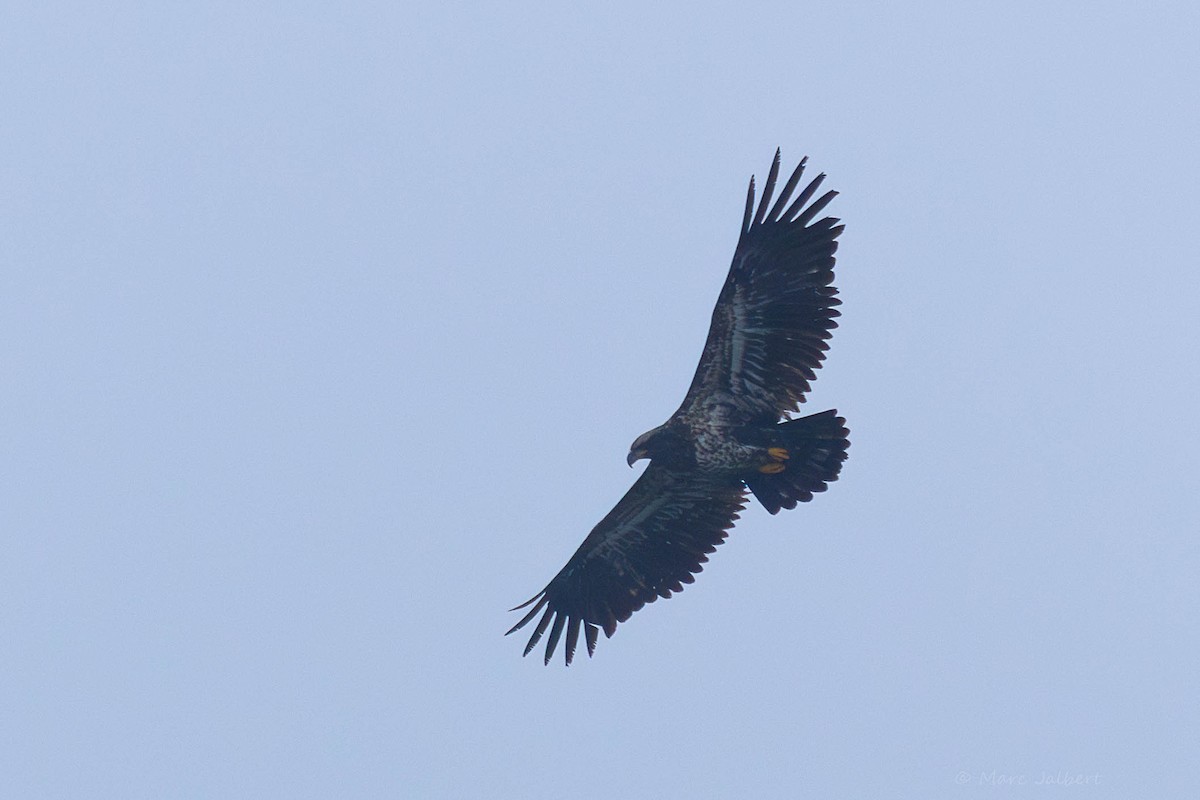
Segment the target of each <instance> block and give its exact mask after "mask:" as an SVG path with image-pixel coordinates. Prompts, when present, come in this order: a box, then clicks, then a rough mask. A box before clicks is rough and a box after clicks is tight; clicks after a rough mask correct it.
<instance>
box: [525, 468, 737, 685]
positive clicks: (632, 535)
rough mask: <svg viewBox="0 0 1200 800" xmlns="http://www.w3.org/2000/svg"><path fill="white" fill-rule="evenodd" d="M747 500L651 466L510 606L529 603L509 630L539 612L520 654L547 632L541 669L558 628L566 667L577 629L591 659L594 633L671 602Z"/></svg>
mask: <svg viewBox="0 0 1200 800" xmlns="http://www.w3.org/2000/svg"><path fill="white" fill-rule="evenodd" d="M745 499H746V487H745V485H744V484H742V482H741V481H732V482H730V481H722V482H714V481H713V480H706V479H704V478H703V477H699V476H696V475H694V474H690V473H679V472H675V471H673V470H671V469H670V468H668V467H664V466H661V465H659V464H658V463H656V462H651V464H650V466H648V467H647V468H646V471H645V472H643V473H642V476H641V477H640V478H638V480H637V482H636V483H634V484H633V486H632V487H631V488H630V489H629V491H628V492H626V494H625V496H624V497H622V498H621V500H620V502H618V503H617V505H616V507H614V508H613V510H612V511H610V512H609V513H608V515H607V516H605V517H604V519H602V520H600V522H599V524H597V525H596V527H595V528H593V529H592V532H591V533H590V534H589V535H588V537H587V538H586V539H584V540H583V544H582V545H580V546H579V549H578V550H577V551H575V555H573V556H571V560H570V561H568V562H567V565H566V566H565V567H563V568H562V570H561V571H560V572H559V573H558V575H556V576H555V577H554V580H552V581H550V584H549V585H548V586H546V588H545V589H543V590H542V591H541V592H539V593H538V594H537V595H536V596H534V597H533V598H532V599H530V600H529V601H528V602H526V603H523V604H522V605H519V606H517V608H515V609H513V610H514V611H516V610H517V609H519V608H525V607H526V606H528V605H530V604H533V608H531V609H530V610H529V612H528V613H527V614H526V615H525V616H524V617H523V618H522V619H521V621H520V622H518V623H517V624H516V625H514V626H513V627H512V628H511V629H510V630H509V631H508V633H512V632H513V631H515V630H517V629H519V628H521V627H523V626H525V625H526V624H527V623H529V622H530V621H531V620H532V619H533V618H534V617H535V616H537V614H538V612H542V618H541V619H540V620H539V621H538V624H537V627H536V628H535V629H534V631H533V635H532V636H530V637H529V644H528V645H526V647H525V655H529V652H530V651H531V650H533V648H534V646H535V645H536V644H537V643H538V640H539V639H541V638H542V634H543V633H545V632H546V629H547V628H548V627H549V628H550V638H549V640H547V642H546V663H547V664H549V663H550V657H551V656H552V655H554V648H555V646H557V644H558V641H559V638H560V637H561V636H562V633H563V628H564V627H565V628H566V633H567V640H566V663H567V664H570V663H571V659H572V658H573V657H574V655H575V647H576V645H577V644H578V642H579V631H580V628H582V629H583V632H584V636H585V638H586V640H587V649H588V655H591V654H592V653H593V652H594V651H595V649H596V640H597V638H598V637H599V630H600V628H603V629H604V633H605V635H606V636H612V635H613V632H614V631H616V629H617V623H619V622H624V621H625V620H627V619H629V617H630V615H632V614H633V612H635V611H637V610H638V609H639V608H641V607H642V606H644V605H645V604H646V603H649V602H653V601H654V600H656V599H657V598H659V597H670V596H671V593H672V592H678V591H682V590H683V584H685V583H691V582H692V581H694V580H695V578H693V577H692V576H693V575H694V574H695V573H697V572H700V570H701V569H703V567H702V566H701V565H702V564H703V563H704V562H706V561H708V555H707V554H708V553H711V552H713V550H715V549H716V547H717V545H718V544H720V543H721V542H722V541H724V539H725V536H726V533H727V532H728V530H729V529H730V528H731V527H733V522H734V520H736V519H737V517H738V512H739V511H741V510H742V508H743V507H744V505H745ZM543 609H545V611H543ZM551 623H553V627H551Z"/></svg>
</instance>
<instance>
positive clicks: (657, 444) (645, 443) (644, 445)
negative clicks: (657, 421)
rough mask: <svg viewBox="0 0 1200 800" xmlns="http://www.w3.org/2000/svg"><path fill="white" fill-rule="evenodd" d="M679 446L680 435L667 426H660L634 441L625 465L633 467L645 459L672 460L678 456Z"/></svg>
mask: <svg viewBox="0 0 1200 800" xmlns="http://www.w3.org/2000/svg"><path fill="white" fill-rule="evenodd" d="M679 445H680V441H679V436H678V434H677V433H676V432H675V431H673V430H671V429H670V428H668V427H667V426H666V425H659V426H658V427H657V428H653V429H651V430H648V431H646V432H645V433H643V434H642V435H641V436H639V437H637V438H636V439H634V440H633V444H631V445H630V446H629V455H628V456H627V457H626V458H625V463H626V464H628V465H629V466H631V467H632V466H633V465H634V463H635V462H637V461H641V460H642V459H643V458H650V459H654V458H664V459H668V460H670V459H672V458H673V457H674V456H675V455H676V453H677V451H678V450H679Z"/></svg>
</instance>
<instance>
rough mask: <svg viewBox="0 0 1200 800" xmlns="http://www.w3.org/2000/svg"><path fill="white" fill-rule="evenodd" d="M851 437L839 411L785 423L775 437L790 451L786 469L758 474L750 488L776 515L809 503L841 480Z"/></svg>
mask: <svg viewBox="0 0 1200 800" xmlns="http://www.w3.org/2000/svg"><path fill="white" fill-rule="evenodd" d="M849 435H850V431H849V429H848V428H846V420H845V419H843V418H842V417H839V416H838V415H837V411H836V410H829V411H822V412H821V413H820V414H813V415H811V416H808V417H801V418H800V419H793V420H789V421H787V422H781V423H779V424H778V425H776V426H775V427H774V429H773V431H772V438H773V439H774V440H775V443H776V445H777V446H780V447H784V448H786V449H787V451H788V454H789V458H788V460H787V462H786V467H785V469H784V470H783V471H782V472H777V473H775V474H773V475H767V474H763V473H755V474H754V475H753V476H752V477H749V478H747V479H746V485H747V486H748V487H750V491H752V492H754V496H755V497H757V498H758V501H759V502H760V503H762V504H763V508H765V509H767V511H769V512H771V513H772V514H778V513H779V509H781V508H788V509H791V508H795V507H796V504H797V503H807V502H808V501H809V500H812V498H813V494H814V493H817V492H823V491H825V490H826V489H827V488H829V484H830V483H832V482H833V481H835V480H837V477H838V473H839V472H840V471H841V469H842V462H843V461H845V460H846V449H847V448H849V447H850V439H849V438H848V437H849Z"/></svg>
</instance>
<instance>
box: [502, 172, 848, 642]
mask: <svg viewBox="0 0 1200 800" xmlns="http://www.w3.org/2000/svg"><path fill="white" fill-rule="evenodd" d="M807 160H808V159H807V158H805V159H802V160H801V161H800V164H799V166H797V167H796V169H795V171H794V172H793V173H792V176H791V177H790V178H789V179H788V180H787V182H786V183H785V184H784V185H783V189H782V190H781V191H780V193H779V198H778V199H777V200H776V201H775V202H774V204H772V203H771V195H772V193H773V192H774V189H775V180H776V178H777V177H778V176H779V151H778V150H777V151H776V152H775V160H774V162H773V163H772V164H771V170H770V172H769V173H768V174H767V180H766V184H765V185H764V186H763V192H762V199H761V200H760V201H759V203H758V208H757V210H755V206H754V199H755V191H754V178H753V177H751V178H750V189H749V191H748V192H747V196H746V211H745V215H744V216H743V218H742V226H741V235H740V237H739V239H738V243H737V249H736V250H735V251H734V253H733V265H732V266H731V267H730V269H729V276H728V277H727V278H726V280H725V285H724V287H723V288H722V289H721V294H720V296H719V297H718V298H717V305H716V308H715V309H713V314H712V324H711V326H710V328H709V331H708V339H707V341H706V342H705V344H704V352H703V354H702V355H701V357H700V364H699V366H698V367H697V368H696V374H695V377H693V378H692V385H691V387H690V388H689V389H688V392H687V396H686V397H684V399H683V403H682V405H680V406H679V410H678V411H676V412H675V413H674V414H672V415H671V418H670V419H668V420H667V421H666V422H665V423H663V424H662V425H659V426H658V427H657V428H654V429H652V430H650V431H647V432H646V433H643V434H642V435H641V436H639V437H637V439H635V440H634V442H633V445H632V446H631V447H630V450H629V456H628V459H627V461H628V463H629V465H630V466H633V464H634V463H635V462H636V461H638V460H640V459H644V458H646V459H650V464H649V466H647V467H646V470H645V471H644V472H643V473H642V476H641V477H640V478H638V480H637V481H636V482H635V483H634V484H633V486H632V487H631V488H630V489H629V491H628V492H627V493H626V494H625V496H624V497H623V498H621V500H620V502H618V503H617V505H616V507H615V508H613V510H612V511H610V512H609V513H608V515H607V516H606V517H604V519H602V520H600V523H599V524H598V525H596V527H595V528H593V529H592V532H591V533H590V534H588V536H587V538H586V539H584V541H583V544H582V545H580V546H579V549H578V550H576V551H575V555H573V556H571V559H570V561H568V562H567V565H566V566H565V567H563V568H562V570H561V571H560V572H559V573H558V574H557V575H556V576H554V579H553V580H552V581H550V583H549V584H548V585H547V586H546V588H545V589H543V590H542V591H540V592H538V594H537V595H535V596H534V597H533V598H531V599H530V600H529V601H527V602H525V603H523V604H521V605H519V606H517V607H516V608H514V609H512V610H513V611H517V610H519V609H523V608H526V607H528V606H531V605H532V606H533V607H532V608H530V609H529V611H528V612H527V613H526V614H525V616H523V617H522V618H521V620H520V621H519V622H518V623H517V624H516V625H514V626H513V627H512V628H511V629H509V631H508V633H512V632H513V631H516V630H518V629H520V628H522V627H524V626H525V625H527V624H528V623H529V622H531V621H532V620H533V619H534V618H535V617H536V616H537V615H538V614H539V613H540V614H541V615H542V616H541V619H539V620H538V623H537V625H536V626H535V627H534V630H533V634H532V635H531V636H530V637H529V644H527V645H526V647H525V655H529V653H530V651H531V650H533V648H534V647H535V646H536V645H537V643H538V641H539V640H540V639H541V638H542V635H543V634H544V633H545V632H546V630H547V629H548V628H549V630H550V636H549V638H548V639H547V641H546V657H545V663H547V664H549V663H550V658H551V657H552V656H553V655H554V649H555V647H556V646H557V645H558V642H559V640H560V639H561V637H562V634H563V631H564V628H565V630H566V635H567V636H566V642H565V647H564V650H565V657H566V663H567V664H568V665H569V664H570V663H571V660H572V658H573V657H574V655H575V649H576V646H577V645H578V643H579V632H580V630H582V631H583V634H584V638H585V641H586V643H587V650H588V655H589V656H591V655H592V654H593V653H595V650H596V640H597V639H598V638H599V631H600V630H601V629H603V631H604V634H605V636H608V637H611V636H612V635H613V633H614V632H615V631H616V628H617V623H619V622H624V621H625V620H627V619H629V617H630V616H631V615H632V614H633V612H635V611H637V610H638V609H640V608H641V607H642V606H644V605H645V604H646V603H650V602H653V601H654V600H656V599H658V598H659V597H670V596H671V594H672V593H673V592H678V591H682V590H683V585H684V584H685V583H692V582H693V581H694V580H695V577H694V575H695V574H696V573H698V572H700V571H701V570H702V569H703V567H702V564H704V563H705V562H706V561H707V560H708V554H709V553H711V552H713V551H714V550H716V548H717V545H719V544H720V543H721V542H723V541H724V540H725V537H726V535H727V534H728V532H729V530H730V528H732V527H733V523H734V521H735V520H736V519H737V518H738V512H740V511H742V509H743V508H744V507H745V504H746V498H747V492H752V493H753V494H754V496H755V498H757V499H758V501H759V502H760V503H761V504H762V505H763V507H764V508H766V509H767V511H769V512H770V513H771V514H776V513H778V512H779V510H780V509H781V508H787V509H792V508H795V507H796V504H797V503H799V502H807V501H809V500H811V499H812V497H813V494H814V493H815V492H823V491H825V489H826V488H828V484H829V483H830V482H831V481H834V480H836V479H837V476H838V472H839V471H840V470H841V466H842V462H843V461H844V460H845V459H846V449H847V448H848V447H849V446H850V441H849V439H848V438H847V437H848V435H849V430H848V429H847V428H846V421H845V420H844V419H843V418H841V417H839V416H838V415H837V412H836V411H833V410H831V411H823V412H821V413H819V414H814V415H812V416H808V417H802V418H799V419H791V418H790V414H791V412H792V411H794V410H795V409H796V407H797V405H798V404H799V403H802V402H804V399H805V398H804V395H805V394H806V393H807V392H808V391H809V383H810V381H812V380H813V379H814V377H815V375H814V370H816V369H817V368H818V367H819V366H820V365H821V362H822V361H823V360H824V358H825V351H826V350H828V349H829V346H828V344H827V343H826V340H827V339H829V338H830V336H831V331H832V330H833V329H834V328H836V327H837V324H836V323H835V322H834V318H835V317H837V316H838V312H837V310H836V309H835V308H834V307H835V306H837V305H840V302H841V301H839V300H838V299H837V297H836V296H835V295H837V289H835V288H834V287H833V285H832V283H833V263H834V252H835V251H836V250H837V238H838V236H839V235H840V234H841V232H842V229H843V227H844V226H842V225H839V224H838V222H839V221H838V220H837V219H835V218H833V217H824V218H822V219H818V220H816V221H814V219H815V218H816V216H817V215H818V214H819V213H820V212H821V211H822V210H823V209H824V208H825V206H827V205H828V204H829V202H830V201H831V200H833V198H834V197H835V196H836V195H837V192H833V191H828V192H825V193H824V194H822V195H821V196H820V197H818V198H817V199H816V200H815V201H813V199H812V198H813V196H814V195H815V194H816V193H817V190H818V189H819V188H820V186H821V183H822V182H823V181H824V179H825V175H824V174H823V173H822V174H820V175H818V176H817V177H816V178H814V179H813V180H812V181H811V182H809V183H808V185H807V186H806V187H805V188H804V189H803V190H802V191H801V192H800V194H799V195H797V196H796V198H795V199H794V200H791V197H792V192H793V191H794V190H795V188H796V186H797V185H798V183H799V181H800V178H801V176H802V175H803V174H804V166H805V164H806V162H807ZM789 200H791V203H790V204H789V202H788V201H789ZM810 201H811V202H810Z"/></svg>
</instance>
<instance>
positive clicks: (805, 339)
mask: <svg viewBox="0 0 1200 800" xmlns="http://www.w3.org/2000/svg"><path fill="white" fill-rule="evenodd" d="M807 160H808V159H804V160H802V161H801V162H800V165H799V166H798V167H796V171H795V172H793V173H792V177H791V178H789V179H788V181H787V183H786V184H784V187H783V190H782V191H781V192H780V193H779V199H778V200H776V201H775V204H774V205H770V203H771V194H772V192H773V190H774V188H775V179H776V178H777V177H778V175H779V151H778V150H777V151H776V152H775V161H774V162H773V163H772V164H771V171H770V173H769V174H768V175H767V182H766V185H765V186H764V187H763V193H762V200H761V201H760V202H759V204H758V210H757V212H755V211H754V179H753V178H751V179H750V191H749V193H748V195H747V197H746V214H745V217H744V218H743V220H742V234H741V237H740V238H739V239H738V245H737V250H736V251H735V252H734V254H733V265H732V266H731V267H730V269H729V277H728V278H727V279H726V280H725V286H724V288H722V290H721V295H720V297H719V298H718V299H717V306H716V308H715V309H713V315H712V325H711V326H710V328H709V331H708V340H707V341H706V342H705V344H704V353H703V355H702V356H701V357H700V365H699V366H698V367H697V368H696V375H695V377H694V378H693V379H692V385H691V387H690V388H689V389H688V393H687V397H685V398H684V401H683V404H682V405H681V406H680V409H679V413H681V414H685V415H686V414H689V413H692V412H696V413H705V412H704V411H703V409H704V408H705V407H706V406H711V405H713V404H722V405H725V406H727V407H729V408H731V409H732V410H733V412H732V417H733V418H732V419H730V421H731V422H742V423H746V422H760V421H771V422H774V421H776V420H778V419H779V417H780V416H782V415H783V414H785V413H787V412H790V411H793V410H795V408H796V404H797V403H802V402H804V394H805V393H806V392H808V390H809V381H811V380H813V378H814V377H815V375H814V370H816V369H817V367H819V366H820V365H821V362H822V361H823V360H824V359H825V351H826V350H828V349H829V345H828V344H826V341H825V340H826V339H828V338H829V337H830V335H831V334H830V331H832V330H833V329H834V328H836V327H837V323H835V322H834V317H837V316H838V312H837V310H836V309H835V308H834V306H837V305H840V304H841V301H840V300H838V299H837V298H836V297H835V295H836V294H837V289H835V288H833V286H832V285H831V284H832V283H833V262H834V256H833V254H834V252H835V251H836V250H837V241H836V239H837V237H838V236H839V235H840V234H841V232H842V228H843V227H844V226H842V225H839V224H838V220H837V219H834V218H832V217H825V218H823V219H820V220H817V221H816V222H813V218H814V217H816V216H817V214H819V213H820V212H821V210H822V209H824V208H825V206H826V205H828V203H829V201H831V200H832V199H833V198H834V197H835V196H836V195H837V192H826V193H825V194H823V195H821V196H820V197H819V198H817V200H815V201H813V202H811V203H810V202H809V201H810V200H812V197H813V195H815V194H816V192H817V189H818V188H820V186H821V182H822V181H823V180H824V179H825V175H824V174H821V175H818V176H817V177H816V178H814V179H813V180H812V181H811V182H810V183H809V184H808V186H807V187H805V189H804V190H803V191H801V192H800V194H799V195H798V196H797V197H796V199H795V200H793V201H792V203H791V205H788V200H789V199H790V198H791V195H792V191H793V190H794V189H795V188H796V185H797V184H798V182H799V180H800V177H801V175H802V174H803V173H804V165H805V163H806V162H807ZM768 206H770V210H769V211H768ZM785 206H786V208H785ZM751 214H753V216H751Z"/></svg>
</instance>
